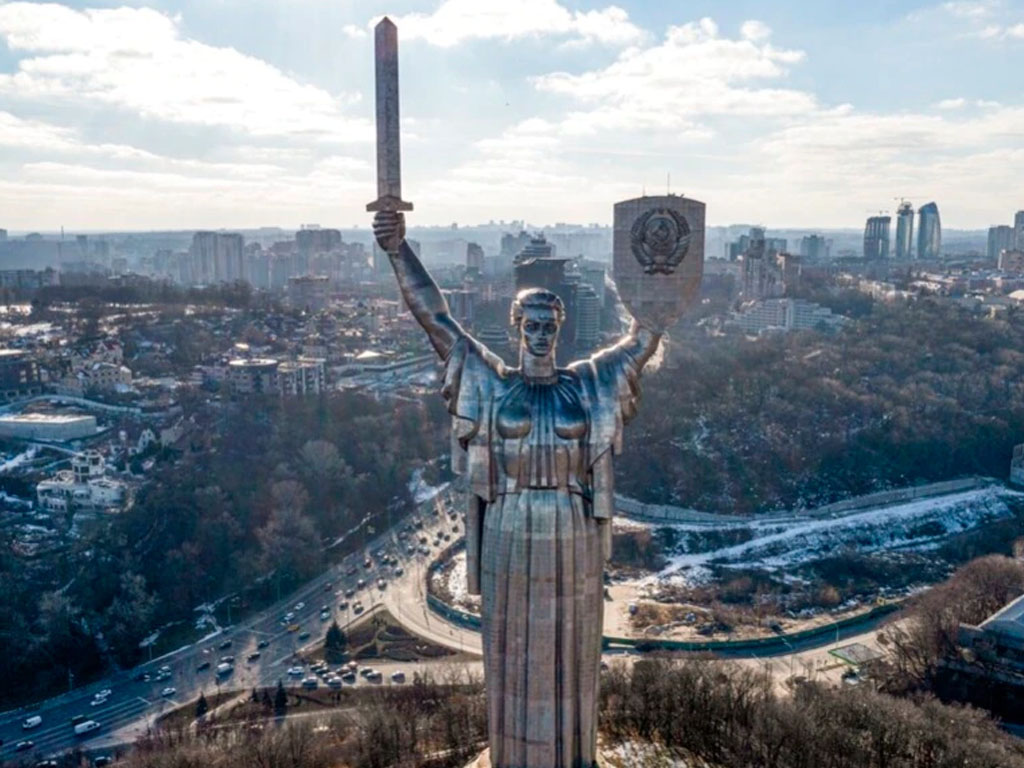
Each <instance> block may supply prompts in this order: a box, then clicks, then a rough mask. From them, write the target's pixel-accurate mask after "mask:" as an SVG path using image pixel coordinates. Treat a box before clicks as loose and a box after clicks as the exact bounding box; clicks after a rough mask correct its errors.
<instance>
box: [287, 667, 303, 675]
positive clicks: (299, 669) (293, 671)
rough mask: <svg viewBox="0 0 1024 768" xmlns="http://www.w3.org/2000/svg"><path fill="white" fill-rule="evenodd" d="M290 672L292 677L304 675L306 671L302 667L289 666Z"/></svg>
mask: <svg viewBox="0 0 1024 768" xmlns="http://www.w3.org/2000/svg"><path fill="white" fill-rule="evenodd" d="M288 674H289V675H290V676H291V677H302V675H303V674H305V672H304V670H303V669H302V667H289V668H288Z"/></svg>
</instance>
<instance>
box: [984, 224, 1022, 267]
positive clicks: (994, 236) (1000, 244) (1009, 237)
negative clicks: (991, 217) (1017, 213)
mask: <svg viewBox="0 0 1024 768" xmlns="http://www.w3.org/2000/svg"><path fill="white" fill-rule="evenodd" d="M1014 242H1015V239H1014V232H1013V227H1010V226H1007V225H1006V224H999V225H997V226H994V227H989V228H988V248H987V249H986V254H987V255H988V257H989V259H991V260H992V261H997V260H998V259H999V254H1000V253H1002V252H1003V251H1009V250H1013V248H1014Z"/></svg>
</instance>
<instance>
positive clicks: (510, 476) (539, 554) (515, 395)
mask: <svg viewBox="0 0 1024 768" xmlns="http://www.w3.org/2000/svg"><path fill="white" fill-rule="evenodd" d="M381 26H382V27H383V31H382V29H381V28H380V27H379V28H378V31H377V34H378V38H377V41H378V83H377V93H378V130H379V133H378V153H384V156H383V157H381V158H380V159H379V161H378V168H379V169H381V173H382V174H383V177H382V178H381V179H379V185H380V186H379V190H378V192H379V194H380V199H379V200H378V201H377V202H376V203H372V204H371V205H370V206H368V207H369V208H370V209H371V210H376V211H377V213H376V216H375V217H374V223H373V228H374V235H375V236H376V238H377V242H378V244H379V245H380V247H381V248H382V249H383V250H385V251H386V252H387V253H388V255H389V256H390V260H391V265H392V266H393V268H394V271H395V276H396V277H397V279H398V285H399V287H400V289H401V292H402V295H403V297H404V298H405V301H406V303H407V304H408V306H409V309H410V310H411V311H412V314H413V316H414V317H415V318H416V320H417V321H418V322H419V324H420V325H421V326H423V329H424V330H425V331H426V332H427V335H428V337H429V339H430V342H431V344H432V345H433V347H434V349H435V350H436V351H437V354H438V355H439V356H440V358H441V359H442V360H443V361H444V366H445V370H444V383H443V387H442V395H443V396H444V398H445V399H446V401H447V403H448V410H449V412H450V413H451V415H452V458H453V465H454V468H455V469H456V471H457V472H459V473H461V474H463V475H464V476H465V477H466V479H467V483H468V511H467V515H466V550H467V560H468V567H469V587H470V591H471V592H473V593H476V594H480V595H482V603H483V606H482V618H483V650H484V670H485V681H486V687H487V698H488V718H489V736H490V749H491V754H490V760H491V765H492V766H493V767H494V768H591V766H594V765H596V733H597V694H598V674H599V669H600V653H601V630H602V616H603V584H602V570H603V565H604V560H605V558H606V557H607V555H608V554H609V550H610V543H611V518H612V514H613V508H614V505H613V475H612V461H613V456H614V455H615V454H617V453H619V452H620V451H621V449H622V428H623V425H624V424H625V423H626V422H628V421H629V420H630V419H631V418H632V417H633V416H634V414H635V413H636V408H637V401H638V397H639V387H638V382H639V378H640V373H641V371H642V370H643V368H644V364H645V363H646V362H647V361H648V359H649V358H650V357H651V356H652V355H653V354H654V352H655V350H656V349H657V347H658V343H659V340H660V339H661V335H662V330H663V328H664V321H665V318H666V317H667V314H671V313H666V312H665V310H664V307H663V306H661V307H660V309H659V310H658V311H656V312H654V313H653V316H654V317H657V318H658V320H652V321H645V320H633V322H632V324H631V326H630V328H629V331H628V332H627V333H626V334H625V335H624V336H623V337H622V338H621V339H620V340H619V341H618V343H617V344H615V345H614V346H611V347H608V348H607V349H604V350H602V351H600V352H598V353H597V354H595V355H593V356H592V357H590V358H589V359H586V360H580V361H578V362H575V363H573V364H571V365H570V366H569V367H567V368H558V367H556V365H555V345H556V342H557V339H558V331H559V327H560V325H561V324H562V320H563V316H564V308H563V305H562V302H561V300H560V299H559V298H558V296H556V295H554V294H553V293H550V292H548V291H546V290H541V289H529V290H525V291H522V292H520V293H519V294H518V296H517V297H516V298H515V301H514V303H513V306H512V318H511V320H512V323H513V325H514V326H515V327H516V329H517V330H518V332H519V338H520V344H519V365H518V367H516V368H509V367H506V365H505V364H504V363H503V362H502V361H501V360H500V359H499V358H498V357H496V356H495V355H494V354H492V353H491V352H489V351H488V350H487V348H486V347H485V346H483V345H482V344H481V343H480V342H478V341H477V340H476V339H474V338H473V337H472V336H470V335H469V334H468V333H467V332H466V331H465V330H464V329H463V328H462V327H461V326H460V325H459V324H458V323H457V322H456V321H455V320H454V319H453V318H452V316H451V314H450V313H449V311H448V307H447V305H446V303H445V300H444V297H443V296H442V294H441V291H440V290H439V289H438V287H437V285H436V283H435V282H434V280H433V279H432V278H431V276H430V274H429V273H428V272H427V270H426V269H425V268H424V267H423V264H422V263H421V262H420V260H419V259H418V258H417V256H416V255H415V254H414V253H413V251H412V249H411V248H409V246H408V245H407V244H406V242H405V220H404V214H403V213H401V211H402V210H409V209H410V208H411V206H410V205H409V204H408V203H406V202H404V201H402V199H401V187H400V180H399V178H398V174H397V168H398V161H397V152H398V131H397V124H398V116H397V46H396V43H395V38H394V34H395V31H394V25H392V24H391V22H390V21H388V20H387V19H385V20H384V21H382V22H381ZM382 58H383V59H384V62H383V64H382ZM382 72H383V73H384V74H383V76H384V77H385V78H387V79H388V82H384V83H382V82H381V79H380V78H381V76H382V75H381V73H382ZM385 113H386V114H385ZM382 118H383V119H382ZM381 126H384V128H385V129H386V128H387V126H394V129H393V131H392V132H391V133H390V134H389V133H388V130H383V131H382V129H381ZM389 169H392V170H389ZM389 174H390V175H389ZM697 205H700V204H699V203H698V204H697ZM702 212H703V206H701V213H702ZM666 215H667V214H666ZM648 218H650V217H648ZM669 218H670V219H671V217H669ZM669 223H670V224H672V225H673V226H675V227H676V230H675V231H674V232H667V233H666V232H665V231H663V229H664V228H663V227H660V226H655V225H650V226H649V229H650V230H651V232H652V233H653V234H652V235H651V243H652V244H653V247H654V251H652V252H655V253H656V255H658V254H661V253H666V254H668V255H669V258H661V256H660V255H658V259H659V260H658V261H657V263H658V265H659V269H661V270H666V269H667V270H668V273H671V272H672V271H673V270H674V269H675V268H676V266H678V265H679V262H680V261H683V263H685V259H686V258H687V256H686V254H685V253H681V251H686V250H687V247H688V244H689V240H687V241H686V242H682V241H680V242H676V243H666V242H662V241H663V240H665V238H673V237H675V238H677V239H681V238H683V237H687V238H692V237H693V231H692V229H693V228H692V227H688V228H687V231H686V232H683V231H682V230H683V227H682V226H680V225H678V224H677V223H675V220H674V219H671V221H669ZM699 234H700V237H701V247H702V245H703V242H702V239H703V216H701V220H700V231H699ZM633 239H634V241H635V240H636V237H634V238H633ZM648 250H650V249H648ZM690 250H691V251H694V250H695V249H694V248H692V246H691V247H690ZM642 252H643V251H642ZM643 253H646V252H643ZM639 258H640V257H637V260H638V263H637V267H636V268H637V269H638V270H641V271H643V270H644V269H645V267H647V265H645V264H643V263H641V262H640V261H639ZM653 258H654V257H652V259H653ZM696 259H697V260H698V261H699V256H698V257H696ZM652 263H653V262H652ZM664 265H669V266H667V267H666V266H664ZM650 271H651V270H649V269H648V270H647V273H650ZM685 272H686V276H685V279H686V281H687V285H688V286H690V287H691V288H692V284H693V279H694V271H693V270H692V269H691V270H688V271H685ZM647 273H645V274H647ZM680 274H682V273H680ZM695 274H696V280H697V281H698V282H699V280H700V269H699V265H698V267H697V269H696V273H695ZM691 293H692V291H691ZM642 304H643V302H642V301H637V302H636V303H635V304H632V306H634V307H639V306H642ZM679 309H680V310H681V306H680V307H679ZM634 314H638V313H637V312H636V311H635V310H634ZM639 314H642V312H640V313H639ZM676 314H677V315H678V312H677V313H676Z"/></svg>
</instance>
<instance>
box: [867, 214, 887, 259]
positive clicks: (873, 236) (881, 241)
mask: <svg viewBox="0 0 1024 768" xmlns="http://www.w3.org/2000/svg"><path fill="white" fill-rule="evenodd" d="M891 221H892V219H891V218H890V217H889V216H872V217H871V218H870V219H868V221H867V224H865V225H864V258H865V259H870V260H874V259H887V258H889V223H890V222H891Z"/></svg>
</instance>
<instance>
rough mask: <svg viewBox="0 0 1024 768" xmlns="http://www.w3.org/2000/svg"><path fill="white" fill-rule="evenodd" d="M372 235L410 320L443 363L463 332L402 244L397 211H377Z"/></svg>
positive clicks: (402, 220) (402, 228)
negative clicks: (388, 262) (383, 253)
mask: <svg viewBox="0 0 1024 768" xmlns="http://www.w3.org/2000/svg"><path fill="white" fill-rule="evenodd" d="M373 235H374V237H376V239H377V244H378V245H379V246H380V247H381V248H382V249H383V250H384V251H386V252H387V254H388V257H389V258H390V259H391V266H392V268H393V269H394V270H395V277H396V278H397V279H398V287H399V289H400V290H401V291H402V297H403V298H404V299H405V303H406V304H407V305H408V307H409V310H410V311H411V312H412V315H413V317H415V318H416V322H418V323H419V324H420V325H421V326H423V330H425V331H426V332H427V336H428V337H429V338H430V343H431V344H432V345H433V346H434V349H436V350H437V354H439V355H440V356H441V358H442V359H445V360H447V359H448V355H449V354H450V353H451V351H452V347H454V346H455V343H456V342H457V341H458V340H459V339H460V338H462V337H464V336H466V332H465V330H463V328H462V326H461V325H459V324H458V322H456V321H455V319H454V318H453V317H452V315H451V312H450V311H449V310H448V302H446V301H445V300H444V296H443V295H442V294H441V289H440V288H438V287H437V283H435V282H434V278H432V277H431V276H430V273H429V272H427V269H426V267H424V266H423V262H421V261H420V260H419V257H418V256H417V255H416V254H415V253H413V250H412V248H410V247H409V244H408V243H406V242H405V216H404V215H403V214H402V213H401V212H398V211H378V212H377V213H376V214H375V215H374V217H373Z"/></svg>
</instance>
